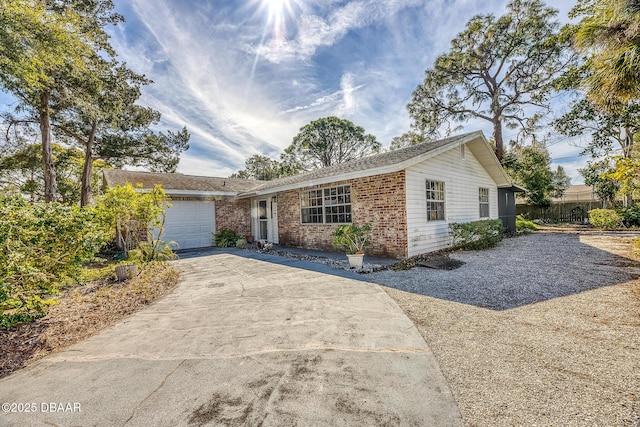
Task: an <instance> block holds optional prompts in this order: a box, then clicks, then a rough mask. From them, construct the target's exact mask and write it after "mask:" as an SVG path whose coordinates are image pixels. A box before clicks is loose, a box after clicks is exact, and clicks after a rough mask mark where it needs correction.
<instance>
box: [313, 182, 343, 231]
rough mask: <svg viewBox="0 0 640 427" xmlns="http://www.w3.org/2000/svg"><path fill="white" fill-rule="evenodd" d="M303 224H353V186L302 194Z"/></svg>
mask: <svg viewBox="0 0 640 427" xmlns="http://www.w3.org/2000/svg"><path fill="white" fill-rule="evenodd" d="M300 207H301V218H302V223H303V224H344V223H350V222H351V186H349V185H342V186H339V187H330V188H323V189H320V190H310V191H303V192H302V193H300Z"/></svg>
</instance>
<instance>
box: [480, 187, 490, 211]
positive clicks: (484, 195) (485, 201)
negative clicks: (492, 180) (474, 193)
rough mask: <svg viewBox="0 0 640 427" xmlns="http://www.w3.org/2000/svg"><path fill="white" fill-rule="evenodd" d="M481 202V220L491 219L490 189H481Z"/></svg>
mask: <svg viewBox="0 0 640 427" xmlns="http://www.w3.org/2000/svg"><path fill="white" fill-rule="evenodd" d="M478 197H479V201H480V218H489V189H488V188H481V189H480V191H479V192H478Z"/></svg>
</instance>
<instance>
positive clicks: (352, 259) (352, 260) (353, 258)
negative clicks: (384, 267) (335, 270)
mask: <svg viewBox="0 0 640 427" xmlns="http://www.w3.org/2000/svg"><path fill="white" fill-rule="evenodd" d="M347 258H349V265H350V266H351V268H362V262H363V260H364V254H347Z"/></svg>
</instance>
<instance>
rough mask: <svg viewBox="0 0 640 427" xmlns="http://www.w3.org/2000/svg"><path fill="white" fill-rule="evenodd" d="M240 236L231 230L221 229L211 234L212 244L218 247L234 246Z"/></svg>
mask: <svg viewBox="0 0 640 427" xmlns="http://www.w3.org/2000/svg"><path fill="white" fill-rule="evenodd" d="M240 238H241V237H240V236H239V235H238V233H236V232H235V231H233V230H228V229H222V230H220V231H218V232H217V233H215V234H214V235H213V244H214V245H216V246H217V247H219V248H228V247H230V246H235V245H236V243H237V242H238V239H240Z"/></svg>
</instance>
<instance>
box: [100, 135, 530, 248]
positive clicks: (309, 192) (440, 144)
mask: <svg viewBox="0 0 640 427" xmlns="http://www.w3.org/2000/svg"><path fill="white" fill-rule="evenodd" d="M104 182H105V185H107V186H115V185H123V184H126V183H131V184H134V185H141V186H142V188H151V187H153V185H155V184H160V185H162V187H163V188H164V190H165V192H166V193H167V194H168V195H170V196H171V199H172V201H171V203H172V206H171V207H170V208H169V209H167V212H166V217H167V219H166V223H165V234H164V238H163V240H165V241H172V240H173V241H176V242H177V243H178V244H179V248H180V249H187V248H197V247H204V246H210V245H211V244H212V243H211V238H212V233H213V232H215V231H216V230H221V229H232V230H235V231H236V232H237V233H238V234H240V235H252V236H254V237H255V238H256V239H266V240H268V241H271V242H274V243H276V244H280V245H283V246H291V247H305V248H311V249H320V250H335V249H334V248H333V247H332V245H331V240H332V237H331V233H332V232H333V230H334V229H335V228H336V226H337V225H338V224H344V223H358V224H363V223H369V224H371V225H372V229H373V230H372V245H371V246H370V247H369V248H368V249H367V253H368V254H370V255H376V256H384V257H390V258H403V257H408V256H413V255H417V254H421V253H426V252H431V251H434V250H438V249H443V248H446V247H447V246H448V245H449V244H450V237H449V223H452V222H469V221H474V220H479V219H485V218H487V219H488V218H500V217H503V218H502V219H503V222H504V223H505V225H506V226H507V228H509V227H510V224H511V222H513V224H515V197H514V191H518V188H517V187H515V186H514V185H513V184H512V182H511V180H510V179H509V178H508V177H507V175H506V174H505V172H504V170H503V169H502V167H501V165H500V162H499V161H498V159H497V158H496V156H495V154H494V151H493V149H492V148H491V147H490V146H489V144H488V143H487V140H486V139H485V137H484V135H483V134H482V132H473V133H468V134H464V135H459V136H454V137H450V138H446V139H442V140H439V141H435V142H428V143H423V144H418V145H414V146H411V147H407V148H404V149H400V150H395V151H389V152H385V153H382V154H377V155H374V156H370V157H366V158H362V159H358V160H354V161H350V162H347V163H343V164H338V165H333V166H329V167H325V168H322V169H317V170H313V171H310V172H305V173H301V174H298V175H294V176H289V177H285V178H281V179H276V180H273V181H254V180H244V179H234V178H214V177H201V176H189V175H182V174H178V173H174V174H168V173H148V172H135V171H124V170H105V171H104ZM499 207H500V209H499Z"/></svg>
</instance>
